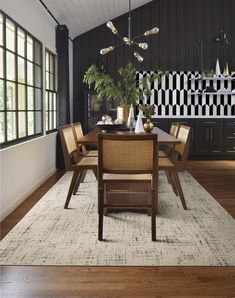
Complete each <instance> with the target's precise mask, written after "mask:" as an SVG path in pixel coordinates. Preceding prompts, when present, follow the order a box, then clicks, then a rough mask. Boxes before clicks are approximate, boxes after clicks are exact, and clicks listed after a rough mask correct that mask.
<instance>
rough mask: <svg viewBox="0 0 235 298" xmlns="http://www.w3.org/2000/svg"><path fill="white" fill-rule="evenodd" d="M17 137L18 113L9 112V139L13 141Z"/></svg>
mask: <svg viewBox="0 0 235 298" xmlns="http://www.w3.org/2000/svg"><path fill="white" fill-rule="evenodd" d="M15 138H16V113H15V112H7V140H8V141H11V140H14V139H15Z"/></svg>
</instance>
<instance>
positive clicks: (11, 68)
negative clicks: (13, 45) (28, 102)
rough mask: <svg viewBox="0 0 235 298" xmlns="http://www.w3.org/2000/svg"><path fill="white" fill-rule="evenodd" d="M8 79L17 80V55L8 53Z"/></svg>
mask: <svg viewBox="0 0 235 298" xmlns="http://www.w3.org/2000/svg"><path fill="white" fill-rule="evenodd" d="M6 63H7V79H8V80H12V81H14V80H15V55H14V54H12V53H10V52H8V51H7V61H6Z"/></svg>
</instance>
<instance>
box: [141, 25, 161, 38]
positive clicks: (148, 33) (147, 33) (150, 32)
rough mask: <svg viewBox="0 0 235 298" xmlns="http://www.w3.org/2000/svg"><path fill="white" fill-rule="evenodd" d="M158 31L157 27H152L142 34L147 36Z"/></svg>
mask: <svg viewBox="0 0 235 298" xmlns="http://www.w3.org/2000/svg"><path fill="white" fill-rule="evenodd" d="M158 32H159V29H158V27H154V28H153V29H151V30H148V31H146V32H144V35H145V36H149V35H152V34H157V33H158Z"/></svg>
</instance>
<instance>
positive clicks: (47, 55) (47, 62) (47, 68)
mask: <svg viewBox="0 0 235 298" xmlns="http://www.w3.org/2000/svg"><path fill="white" fill-rule="evenodd" d="M46 71H49V54H48V53H46Z"/></svg>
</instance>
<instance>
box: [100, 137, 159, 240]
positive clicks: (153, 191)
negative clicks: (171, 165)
mask: <svg viewBox="0 0 235 298" xmlns="http://www.w3.org/2000/svg"><path fill="white" fill-rule="evenodd" d="M103 140H112V141H117V142H118V141H137V140H138V141H140V140H141V141H142V140H152V141H153V156H152V160H153V166H152V168H151V169H140V170H131V169H126V170H118V169H116V170H115V169H105V168H104V167H103V149H102V148H103V146H102V144H103ZM156 152H158V142H157V135H156V134H155V135H154V134H146V135H118V134H115V135H114V134H111V133H110V134H99V136H98V213H99V220H98V240H100V241H101V240H103V216H104V210H105V209H106V208H108V209H112V208H114V209H117V208H118V209H125V210H126V209H147V210H151V231H152V241H156V214H157V209H158V155H157V154H156ZM133 154H134V153H133ZM104 173H109V174H148V173H150V174H152V180H146V183H149V185H150V196H148V202H147V204H146V205H145V204H143V205H135V206H133V205H130V204H108V203H107V201H106V199H105V197H106V194H105V190H106V182H105V181H104V180H103V174H104ZM114 181H115V182H117V183H119V182H123V180H113V179H112V182H114ZM125 182H129V183H131V182H133V180H130V181H127V180H125ZM134 182H135V183H136V182H137V181H136V180H135V181H134ZM143 182H145V181H143V180H142V181H141V183H143ZM132 193H133V192H132Z"/></svg>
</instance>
